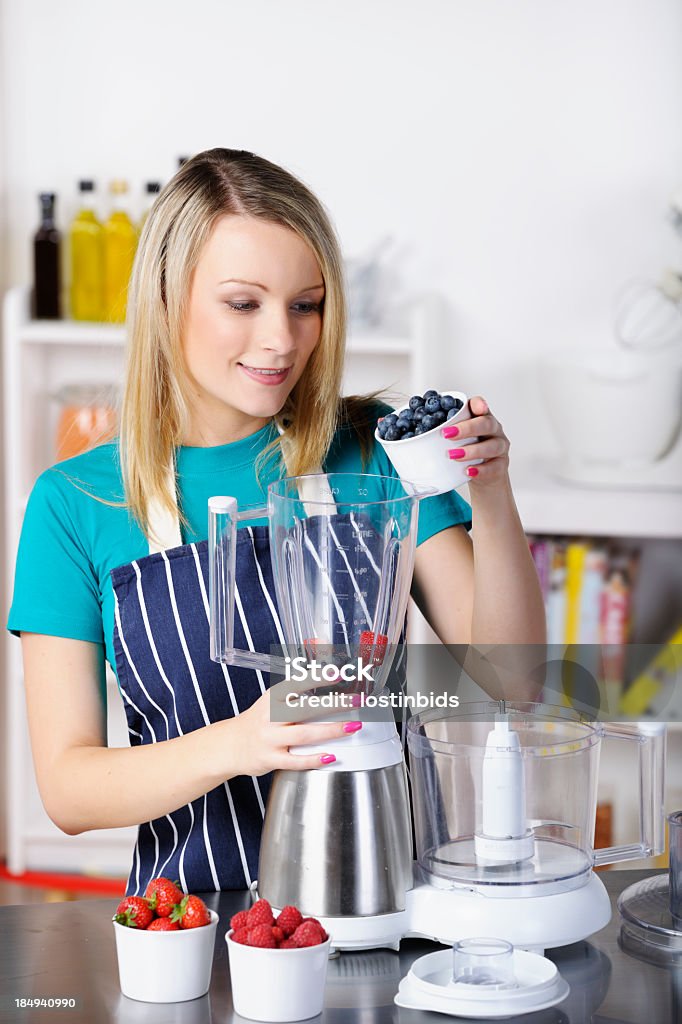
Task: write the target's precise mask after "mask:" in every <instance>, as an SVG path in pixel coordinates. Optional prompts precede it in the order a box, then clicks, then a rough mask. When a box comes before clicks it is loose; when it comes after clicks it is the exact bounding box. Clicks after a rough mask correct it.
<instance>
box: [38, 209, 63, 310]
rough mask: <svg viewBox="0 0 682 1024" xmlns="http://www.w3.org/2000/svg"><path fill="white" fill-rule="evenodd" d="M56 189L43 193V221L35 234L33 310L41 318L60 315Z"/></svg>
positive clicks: (59, 236) (58, 234) (59, 235)
mask: <svg viewBox="0 0 682 1024" xmlns="http://www.w3.org/2000/svg"><path fill="white" fill-rule="evenodd" d="M54 203H55V196H54V193H53V192H42V193H41V195H40V207H41V217H42V219H41V224H40V227H39V228H38V230H37V231H36V233H35V235H34V237H33V313H34V316H35V317H36V318H37V319H39V320H45V319H58V318H59V317H60V316H61V274H60V243H61V234H60V233H59V231H58V230H57V227H56V225H55V222H54Z"/></svg>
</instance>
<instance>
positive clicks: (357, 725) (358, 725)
mask: <svg viewBox="0 0 682 1024" xmlns="http://www.w3.org/2000/svg"><path fill="white" fill-rule="evenodd" d="M358 729H362V722H346V724H345V725H344V727H343V731H344V732H357V731H358Z"/></svg>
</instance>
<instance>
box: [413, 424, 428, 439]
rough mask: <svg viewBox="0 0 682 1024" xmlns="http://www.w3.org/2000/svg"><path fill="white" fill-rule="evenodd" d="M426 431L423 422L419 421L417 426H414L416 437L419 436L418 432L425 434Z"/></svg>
mask: <svg viewBox="0 0 682 1024" xmlns="http://www.w3.org/2000/svg"><path fill="white" fill-rule="evenodd" d="M425 433H426V431H425V430H424V428H423V426H422V425H421V423H418V424H417V426H416V427H415V428H414V435H415V437H416V436H417V434H425Z"/></svg>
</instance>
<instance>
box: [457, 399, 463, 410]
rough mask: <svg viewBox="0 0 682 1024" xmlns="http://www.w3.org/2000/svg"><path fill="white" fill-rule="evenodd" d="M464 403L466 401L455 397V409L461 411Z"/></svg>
mask: <svg viewBox="0 0 682 1024" xmlns="http://www.w3.org/2000/svg"><path fill="white" fill-rule="evenodd" d="M463 405H464V402H463V401H462V399H461V398H456V399H455V409H456V410H457V412H459V410H460V409H461V408H462V406H463Z"/></svg>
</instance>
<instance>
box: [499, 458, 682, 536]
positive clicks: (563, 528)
mask: <svg viewBox="0 0 682 1024" xmlns="http://www.w3.org/2000/svg"><path fill="white" fill-rule="evenodd" d="M511 478H512V482H513V485H514V496H515V498H516V503H517V505H518V509H519V514H520V516H521V522H522V523H523V526H524V529H525V531H526V533H540V534H542V533H545V534H557V535H568V536H571V535H574V536H582V535H584V536H590V537H633V538H637V537H646V538H654V537H655V538H668V539H674V540H679V539H680V538H682V487H681V489H680V490H678V491H674V490H649V489H644V488H641V489H639V488H634V487H633V488H630V489H627V490H626V489H623V488H621V489H607V488H596V487H581V486H579V485H578V484H569V483H564V482H563V481H561V480H558V479H556V478H555V477H553V476H552V474H551V463H550V462H548V461H547V460H541V459H538V460H537V461H536V462H534V463H532V464H531V463H528V462H525V463H518V464H517V463H513V464H512V468H511Z"/></svg>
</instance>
